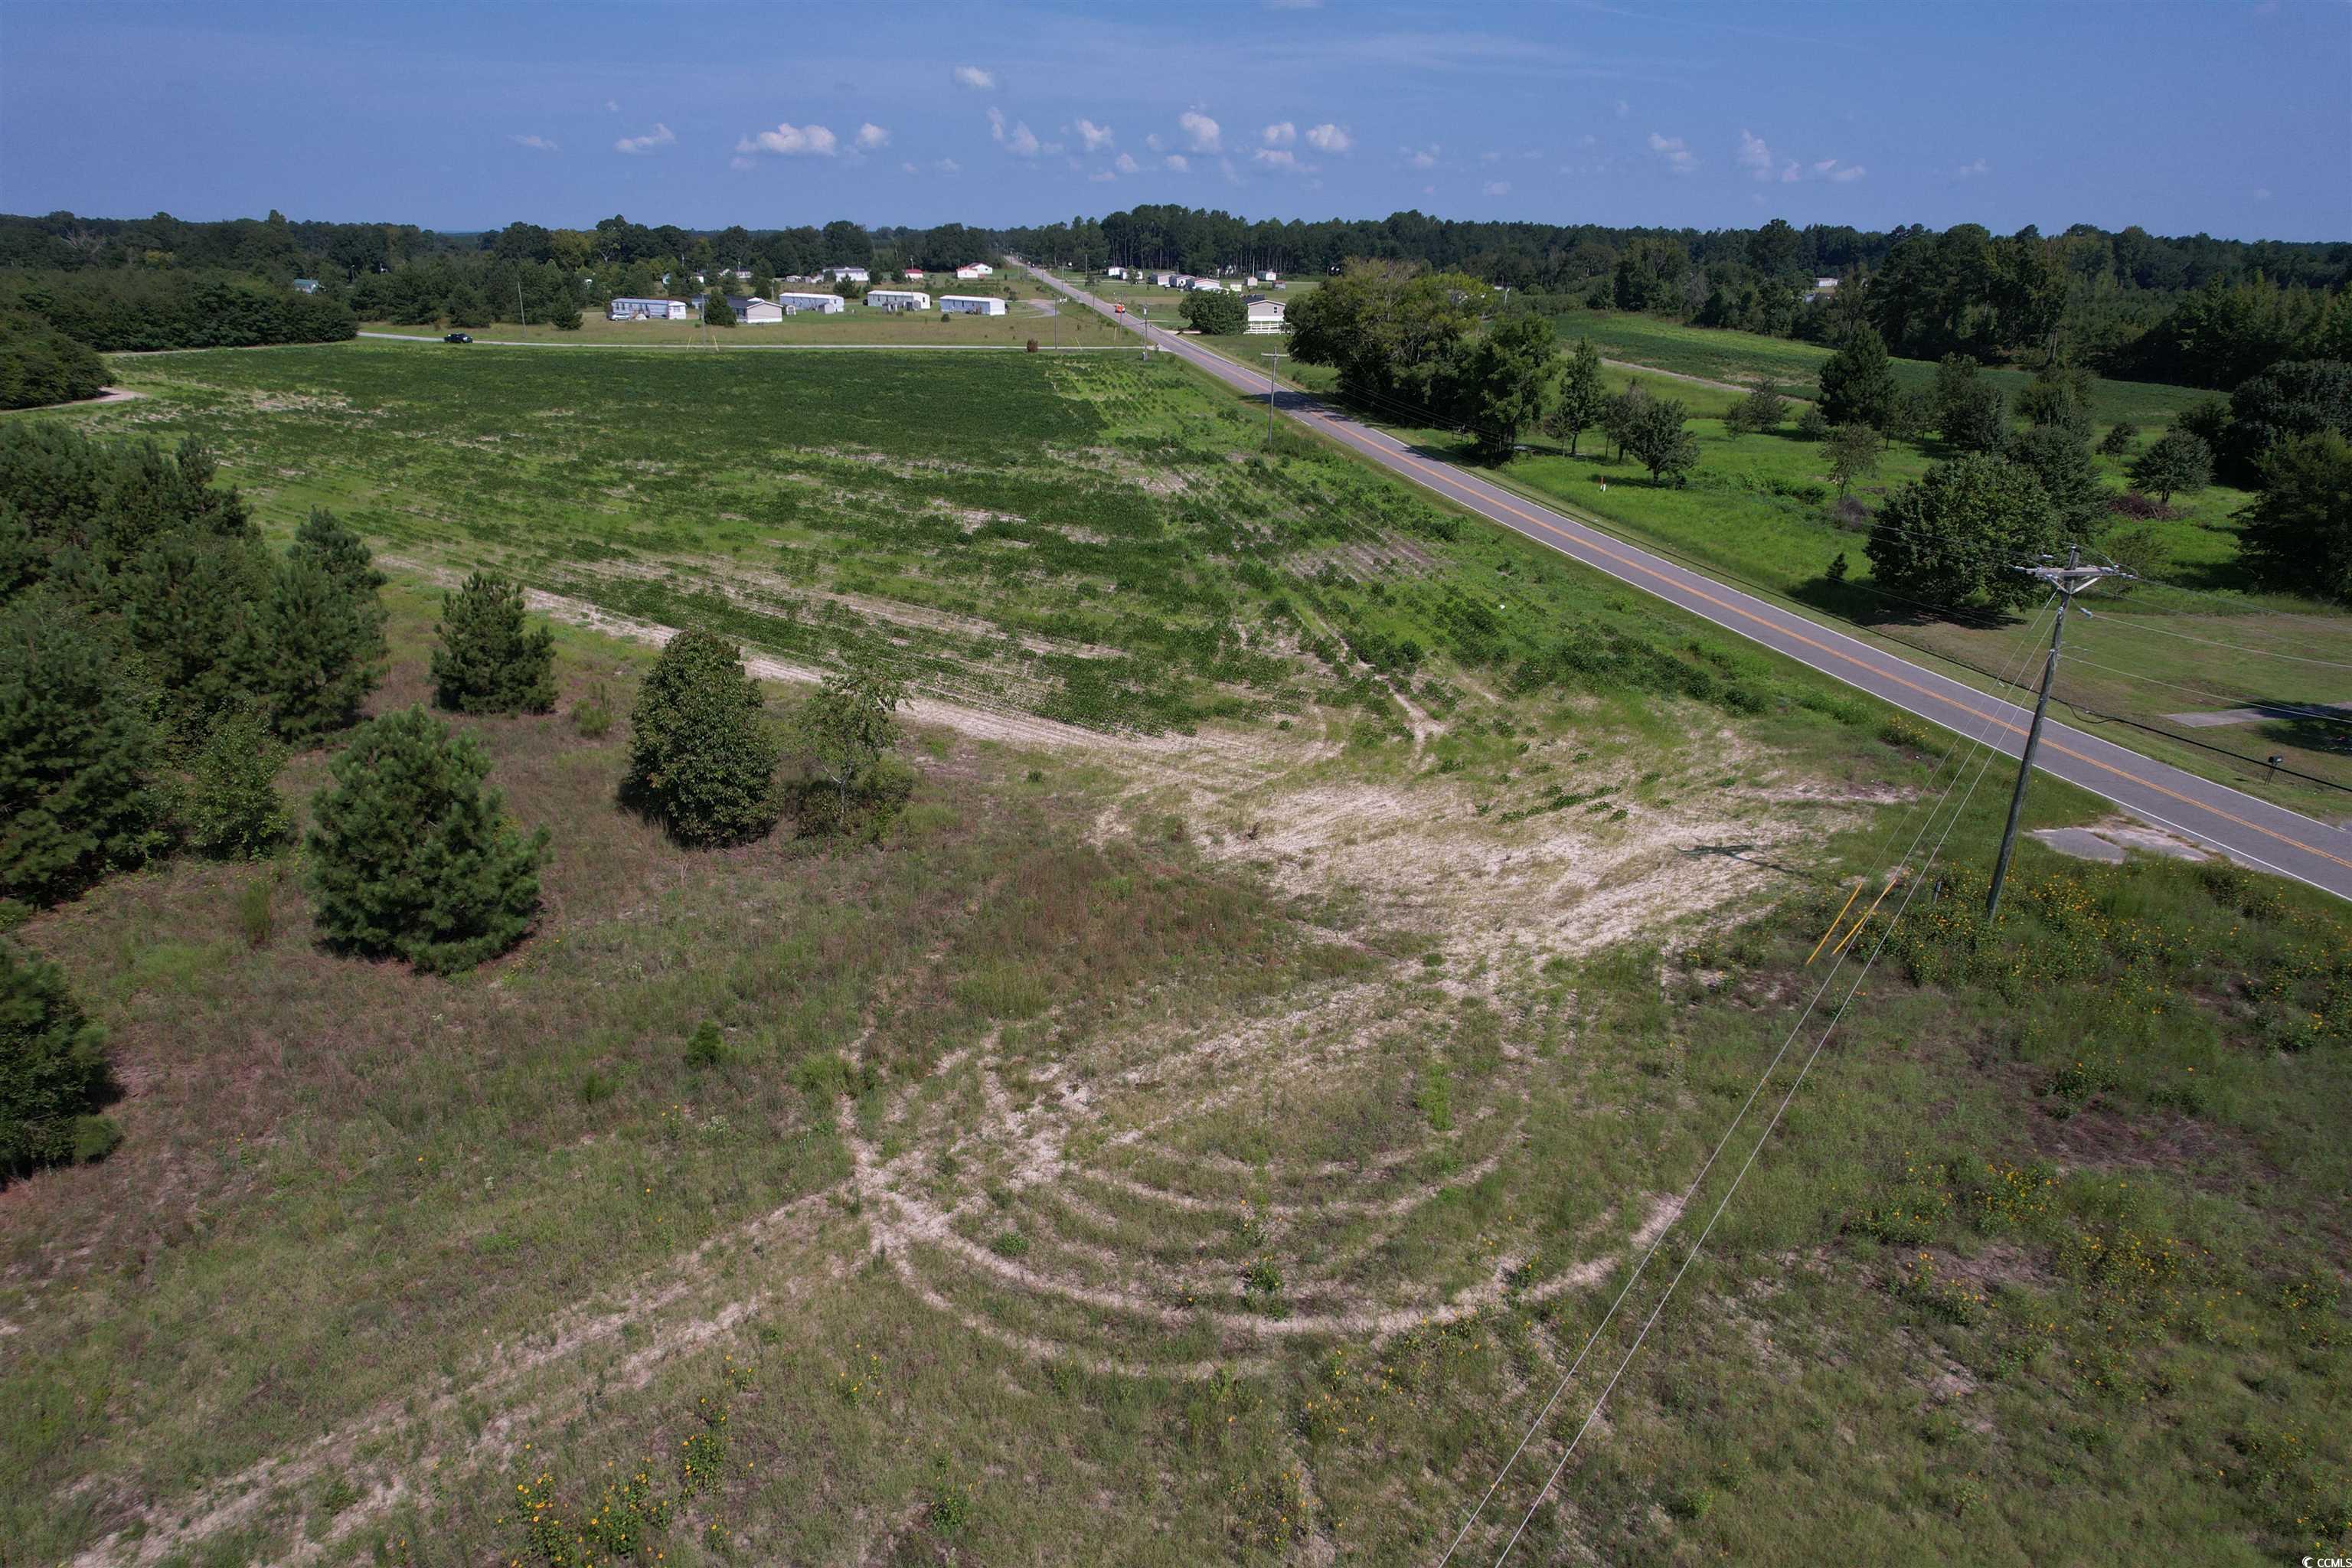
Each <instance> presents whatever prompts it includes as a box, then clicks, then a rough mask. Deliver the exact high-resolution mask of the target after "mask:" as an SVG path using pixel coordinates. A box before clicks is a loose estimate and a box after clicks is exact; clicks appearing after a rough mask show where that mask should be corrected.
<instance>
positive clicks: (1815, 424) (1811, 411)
mask: <svg viewBox="0 0 2352 1568" xmlns="http://www.w3.org/2000/svg"><path fill="white" fill-rule="evenodd" d="M1829 433H1830V419H1829V416H1828V415H1826V414H1823V413H1822V410H1821V405H1819V404H1813V403H1808V404H1807V405H1805V411H1804V412H1803V413H1802V414H1800V415H1798V416H1797V434H1798V435H1800V436H1802V437H1804V438H1805V439H1806V440H1808V441H1818V440H1820V439H1822V437H1825V436H1827V435H1828V434H1829Z"/></svg>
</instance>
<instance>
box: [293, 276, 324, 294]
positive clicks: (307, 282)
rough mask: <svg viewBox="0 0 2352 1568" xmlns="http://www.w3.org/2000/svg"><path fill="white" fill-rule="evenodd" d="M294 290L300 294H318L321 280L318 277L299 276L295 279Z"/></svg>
mask: <svg viewBox="0 0 2352 1568" xmlns="http://www.w3.org/2000/svg"><path fill="white" fill-rule="evenodd" d="M294 291H295V292H296V293H298V294H316V293H317V292H318V291H319V280H318V279H316V278H297V279H294Z"/></svg>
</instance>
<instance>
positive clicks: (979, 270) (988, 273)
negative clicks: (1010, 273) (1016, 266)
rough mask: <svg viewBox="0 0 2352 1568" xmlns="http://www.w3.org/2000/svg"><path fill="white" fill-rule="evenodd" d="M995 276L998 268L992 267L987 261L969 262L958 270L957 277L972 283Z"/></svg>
mask: <svg viewBox="0 0 2352 1568" xmlns="http://www.w3.org/2000/svg"><path fill="white" fill-rule="evenodd" d="M995 276H996V268H993V267H991V266H990V265H989V264H988V263H987V262H985V261H967V262H965V263H964V264H963V265H962V266H961V267H959V268H956V277H957V278H958V279H960V280H961V281H963V282H966V283H970V282H971V281H973V280H974V279H981V278H993V277H995Z"/></svg>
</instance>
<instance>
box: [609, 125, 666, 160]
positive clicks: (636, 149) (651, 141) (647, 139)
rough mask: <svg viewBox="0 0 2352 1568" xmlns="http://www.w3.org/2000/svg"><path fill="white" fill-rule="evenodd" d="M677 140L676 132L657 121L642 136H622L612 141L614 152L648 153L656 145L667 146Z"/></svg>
mask: <svg viewBox="0 0 2352 1568" xmlns="http://www.w3.org/2000/svg"><path fill="white" fill-rule="evenodd" d="M676 141H677V132H675V131H672V130H671V129H670V128H669V127H668V126H667V125H664V124H662V123H661V122H660V121H655V122H654V128H653V129H652V130H651V131H648V132H646V133H645V134H644V135H643V136H624V137H622V138H621V139H620V140H619V141H618V142H614V143H613V151H614V152H615V153H650V152H652V151H653V150H654V149H655V148H656V147H667V146H668V145H670V144H671V143H672V142H676Z"/></svg>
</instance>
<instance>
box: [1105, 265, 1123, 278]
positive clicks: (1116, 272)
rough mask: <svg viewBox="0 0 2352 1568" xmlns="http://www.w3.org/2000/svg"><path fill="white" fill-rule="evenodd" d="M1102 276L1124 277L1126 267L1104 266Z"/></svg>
mask: <svg viewBox="0 0 2352 1568" xmlns="http://www.w3.org/2000/svg"><path fill="white" fill-rule="evenodd" d="M1103 276H1104V277H1106V278H1124V277H1126V276H1127V268H1124V267H1106V268H1103Z"/></svg>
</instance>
